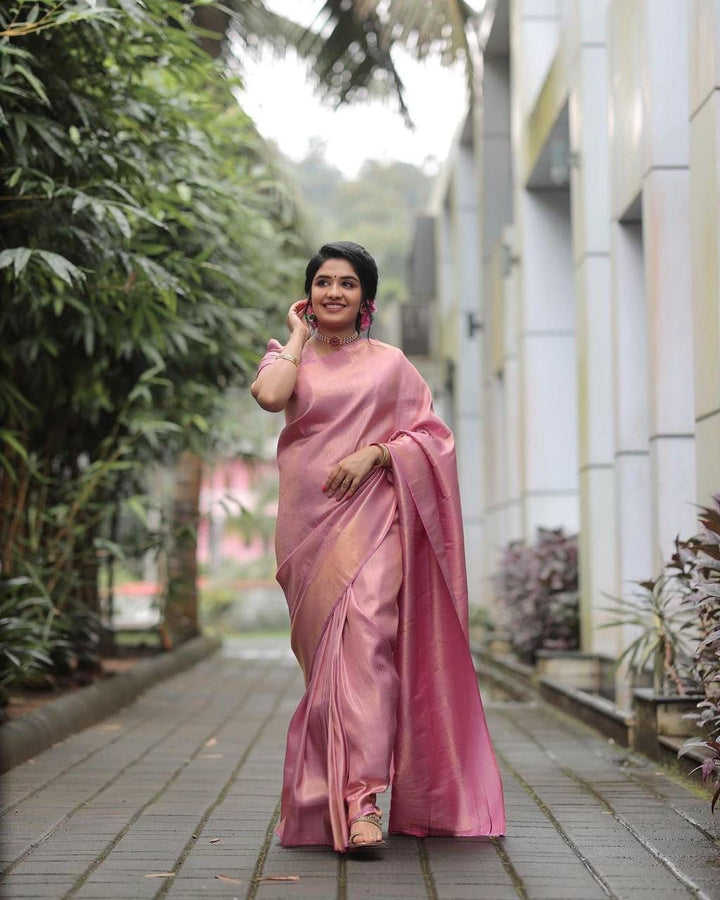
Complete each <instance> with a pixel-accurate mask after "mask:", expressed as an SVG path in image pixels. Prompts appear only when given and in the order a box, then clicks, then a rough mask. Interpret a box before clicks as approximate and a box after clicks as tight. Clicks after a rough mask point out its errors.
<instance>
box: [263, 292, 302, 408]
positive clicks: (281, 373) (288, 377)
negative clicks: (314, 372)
mask: <svg viewBox="0 0 720 900" xmlns="http://www.w3.org/2000/svg"><path fill="white" fill-rule="evenodd" d="M306 302H307V301H305V300H299V301H298V302H297V303H293V305H292V306H291V307H290V311H289V312H288V317H287V324H288V328H289V330H290V339H289V340H288V342H287V344H286V345H285V346H284V347H283V351H282V352H283V354H287V355H288V356H293V357H295V359H296V360H297V361H298V364H299V362H300V358H301V356H302V352H303V347H304V346H305V342H306V341H307V340H308V338H309V337H310V330H309V329H308V327H307V325H305V323H304V322H303V321H302V319H301V318H300V311H301V309H302V308H304V305H305V303H306ZM298 364H295V363H294V362H293V361H292V360H290V359H286V358H285V357H284V356H282V355H281V356H280V357H278V358H277V359H276V360H275V362H274V363H272V365H269V366H265V368H264V369H263V370H262V372H260V374H259V375H258V376H257V378H256V379H255V381H253V383H252V384H251V385H250V393H251V394H252V395H253V397H254V398H255V399H256V400H257V402H258V404H259V405H260V406H261V407H262V408H263V409H266V410H267V411H268V412H280V411H281V410H283V409H285V406H286V405H287V402H288V400H289V399H290V397H291V396H292V393H293V391H294V390H295V382H296V380H297V365H298Z"/></svg>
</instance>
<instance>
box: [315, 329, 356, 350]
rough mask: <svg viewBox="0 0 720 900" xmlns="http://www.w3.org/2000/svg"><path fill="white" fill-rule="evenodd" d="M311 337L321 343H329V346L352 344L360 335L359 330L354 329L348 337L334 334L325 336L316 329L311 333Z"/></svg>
mask: <svg viewBox="0 0 720 900" xmlns="http://www.w3.org/2000/svg"><path fill="white" fill-rule="evenodd" d="M313 337H314V338H315V340H316V341H320V343H321V344H330V346H331V347H341V346H342V345H343V344H352V342H353V341H356V340H357V339H358V338H359V337H360V332H359V331H356V332H355V333H354V334H351V335H350V337H344V338H339V337H338V336H337V335H336V334H334V335H333V336H332V337H326V336H325V335H324V334H320V332H319V331H316V332H315V333H314V334H313Z"/></svg>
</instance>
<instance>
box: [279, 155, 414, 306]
mask: <svg viewBox="0 0 720 900" xmlns="http://www.w3.org/2000/svg"><path fill="white" fill-rule="evenodd" d="M291 169H292V171H293V172H294V173H295V175H296V177H297V179H298V181H299V183H300V186H301V188H302V191H303V194H304V196H305V199H306V201H307V205H308V213H307V215H308V217H309V219H310V227H311V228H312V230H313V232H314V234H315V235H317V243H323V242H324V241H328V240H337V239H338V238H349V239H352V240H355V241H358V242H359V243H361V244H363V245H364V246H366V247H367V248H368V249H369V250H370V251H371V252H372V253H373V254H374V255H375V256H376V259H377V261H378V266H379V268H380V275H381V283H380V294H381V296H382V297H383V298H384V299H385V300H392V299H402V298H403V297H404V292H405V264H406V259H407V254H408V251H409V240H410V236H411V234H412V223H413V218H414V216H415V215H416V214H417V213H419V212H421V211H422V210H423V209H424V207H425V205H426V203H427V201H428V193H429V190H430V178H429V177H428V176H427V175H425V174H424V173H423V172H422V170H421V169H419V168H417V166H413V165H411V164H409V163H403V162H397V161H394V162H388V163H385V162H379V161H377V160H368V161H367V162H366V163H365V164H364V165H363V167H362V169H361V170H360V172H359V174H358V176H357V178H355V179H345V178H344V177H343V175H342V173H341V172H340V171H339V170H338V169H336V168H334V167H333V166H331V165H329V164H328V163H327V162H326V161H325V159H324V147H323V145H322V141H320V140H319V139H317V140H316V141H315V142H314V143H311V145H310V150H309V152H308V154H307V156H306V157H305V159H303V160H301V161H300V162H299V163H293V164H291Z"/></svg>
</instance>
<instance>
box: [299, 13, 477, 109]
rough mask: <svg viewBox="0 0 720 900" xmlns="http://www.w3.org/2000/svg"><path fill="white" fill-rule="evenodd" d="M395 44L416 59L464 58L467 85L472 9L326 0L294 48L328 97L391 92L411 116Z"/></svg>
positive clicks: (472, 36) (474, 41) (471, 57)
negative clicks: (305, 59) (396, 65)
mask: <svg viewBox="0 0 720 900" xmlns="http://www.w3.org/2000/svg"><path fill="white" fill-rule="evenodd" d="M398 46H402V47H403V48H404V49H405V50H406V51H407V52H409V53H410V54H411V55H412V56H414V57H415V58H416V59H424V58H425V57H427V56H428V55H430V54H437V55H439V56H440V58H441V59H442V61H443V62H444V63H446V64H448V65H450V64H452V63H454V62H458V61H463V62H464V63H465V64H466V71H467V75H468V83H471V82H472V72H473V60H474V58H475V52H474V50H475V47H476V46H477V34H476V31H475V16H474V12H473V9H472V7H471V6H470V5H469V4H468V3H465V2H464V0H425V2H422V3H420V2H418V0H393V2H392V3H386V2H384V0H325V2H324V3H323V6H322V9H321V11H320V12H319V13H318V16H317V19H316V22H315V23H314V24H313V26H312V27H311V28H310V29H308V31H307V33H306V34H305V36H304V38H303V40H302V42H301V43H300V44H299V46H298V49H299V51H300V52H301V53H302V54H304V55H305V56H307V57H309V59H310V60H311V62H312V72H313V73H314V75H315V78H316V80H317V83H318V87H319V89H320V90H321V91H322V92H323V93H324V94H325V95H326V96H327V97H328V98H329V99H330V100H331V101H335V102H336V103H338V104H339V103H344V102H347V101H352V100H356V99H358V100H363V99H365V98H366V97H367V96H368V94H371V93H378V92H383V93H386V94H387V93H389V94H394V95H395V96H396V97H397V100H398V103H399V106H400V110H401V112H402V113H403V115H404V116H405V117H406V119H408V120H409V118H410V116H409V113H408V109H407V107H406V105H405V99H404V90H403V83H402V79H401V78H400V75H399V73H398V71H397V69H396V67H395V62H394V60H393V55H392V53H393V50H394V49H395V48H396V47H398Z"/></svg>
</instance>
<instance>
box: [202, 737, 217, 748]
mask: <svg viewBox="0 0 720 900" xmlns="http://www.w3.org/2000/svg"><path fill="white" fill-rule="evenodd" d="M215 744H217V738H210V740H209V741H205V746H206V747H214V746H215Z"/></svg>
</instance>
